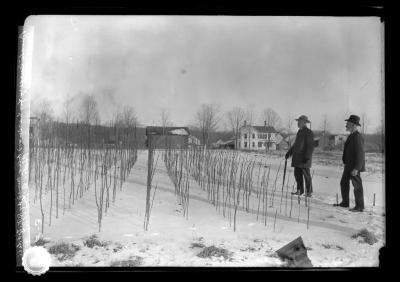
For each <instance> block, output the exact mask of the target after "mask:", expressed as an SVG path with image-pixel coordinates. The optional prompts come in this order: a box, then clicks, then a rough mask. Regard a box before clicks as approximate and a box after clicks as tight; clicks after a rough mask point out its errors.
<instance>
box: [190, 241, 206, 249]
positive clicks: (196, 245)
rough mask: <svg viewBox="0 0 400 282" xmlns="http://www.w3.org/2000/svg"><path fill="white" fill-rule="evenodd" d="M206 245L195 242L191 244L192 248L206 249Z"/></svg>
mask: <svg viewBox="0 0 400 282" xmlns="http://www.w3.org/2000/svg"><path fill="white" fill-rule="evenodd" d="M204 247H205V245H204V244H203V243H198V242H194V243H192V244H190V248H192V249H193V248H204Z"/></svg>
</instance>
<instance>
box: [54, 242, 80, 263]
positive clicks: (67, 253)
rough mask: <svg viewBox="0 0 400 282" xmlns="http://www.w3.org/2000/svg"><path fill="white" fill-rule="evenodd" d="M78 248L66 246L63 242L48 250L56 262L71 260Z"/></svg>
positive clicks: (71, 245)
mask: <svg viewBox="0 0 400 282" xmlns="http://www.w3.org/2000/svg"><path fill="white" fill-rule="evenodd" d="M79 250H80V247H79V246H77V245H75V244H68V243H65V242H60V243H57V244H55V245H53V246H51V247H50V248H49V253H50V254H53V255H55V256H56V257H57V258H58V260H60V261H63V260H66V259H71V258H73V257H74V256H75V254H76V252H77V251H79Z"/></svg>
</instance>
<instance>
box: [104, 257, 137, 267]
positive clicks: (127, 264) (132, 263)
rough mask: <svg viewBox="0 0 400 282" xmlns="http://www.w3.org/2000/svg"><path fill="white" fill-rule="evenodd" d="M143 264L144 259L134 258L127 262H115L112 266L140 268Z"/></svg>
mask: <svg viewBox="0 0 400 282" xmlns="http://www.w3.org/2000/svg"><path fill="white" fill-rule="evenodd" d="M142 263H143V258H142V257H140V256H133V257H130V258H128V259H126V260H114V261H112V262H111V264H110V266H120V267H121V266H122V267H134V266H140V265H142Z"/></svg>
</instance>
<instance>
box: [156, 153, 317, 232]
mask: <svg viewBox="0 0 400 282" xmlns="http://www.w3.org/2000/svg"><path fill="white" fill-rule="evenodd" d="M163 158H164V162H165V165H166V167H167V171H168V174H169V176H170V178H171V180H172V182H173V183H174V186H175V194H176V195H177V196H178V199H179V203H180V204H182V207H183V210H184V215H185V216H186V217H187V215H188V207H189V188H190V181H189V176H191V177H192V178H193V179H194V180H195V181H196V182H197V184H198V185H199V186H200V187H201V189H202V190H204V191H205V192H206V193H207V199H208V201H209V202H210V203H211V204H212V205H214V206H215V209H216V210H217V211H218V212H221V213H222V215H223V216H224V217H227V218H228V219H229V222H230V224H231V225H232V223H233V229H234V231H236V218H237V211H238V209H241V210H243V211H245V212H246V213H252V214H256V215H257V220H259V219H262V220H263V222H264V225H267V218H268V215H274V228H275V225H276V218H277V214H278V211H279V214H280V215H282V216H283V214H284V216H287V217H289V218H292V213H293V212H292V210H293V208H294V205H295V203H294V202H297V205H298V207H297V208H298V214H297V216H298V222H300V207H301V199H300V196H293V195H292V194H291V192H292V191H293V189H294V180H293V181H292V184H291V185H290V184H289V181H290V179H289V178H290V175H291V173H290V171H289V172H286V175H285V176H286V177H285V178H286V179H285V180H284V181H283V180H282V179H281V178H282V171H283V169H282V162H280V163H279V166H278V168H277V170H276V171H275V174H274V175H272V170H271V164H266V162H265V160H263V159H262V158H260V159H258V158H255V157H254V155H251V154H243V153H238V152H236V151H224V150H204V149H201V148H191V149H187V150H179V149H168V150H166V151H165V152H164V156H163ZM285 169H286V168H285ZM285 184H286V185H285ZM289 187H291V191H289ZM289 197H290V207H289ZM294 197H297V201H296V198H294ZM304 203H305V207H306V208H307V228H308V227H309V215H310V209H311V207H310V201H309V200H308V199H307V197H306V198H305V201H304ZM283 207H284V213H283ZM274 210H275V211H274Z"/></svg>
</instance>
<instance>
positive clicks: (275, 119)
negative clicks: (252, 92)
mask: <svg viewBox="0 0 400 282" xmlns="http://www.w3.org/2000/svg"><path fill="white" fill-rule="evenodd" d="M262 118H263V120H264V121H265V122H266V125H267V126H272V127H275V128H277V127H280V126H281V122H282V121H281V118H280V117H279V115H278V114H277V113H276V112H275V111H274V110H273V109H271V108H267V109H264V110H263V111H262Z"/></svg>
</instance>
